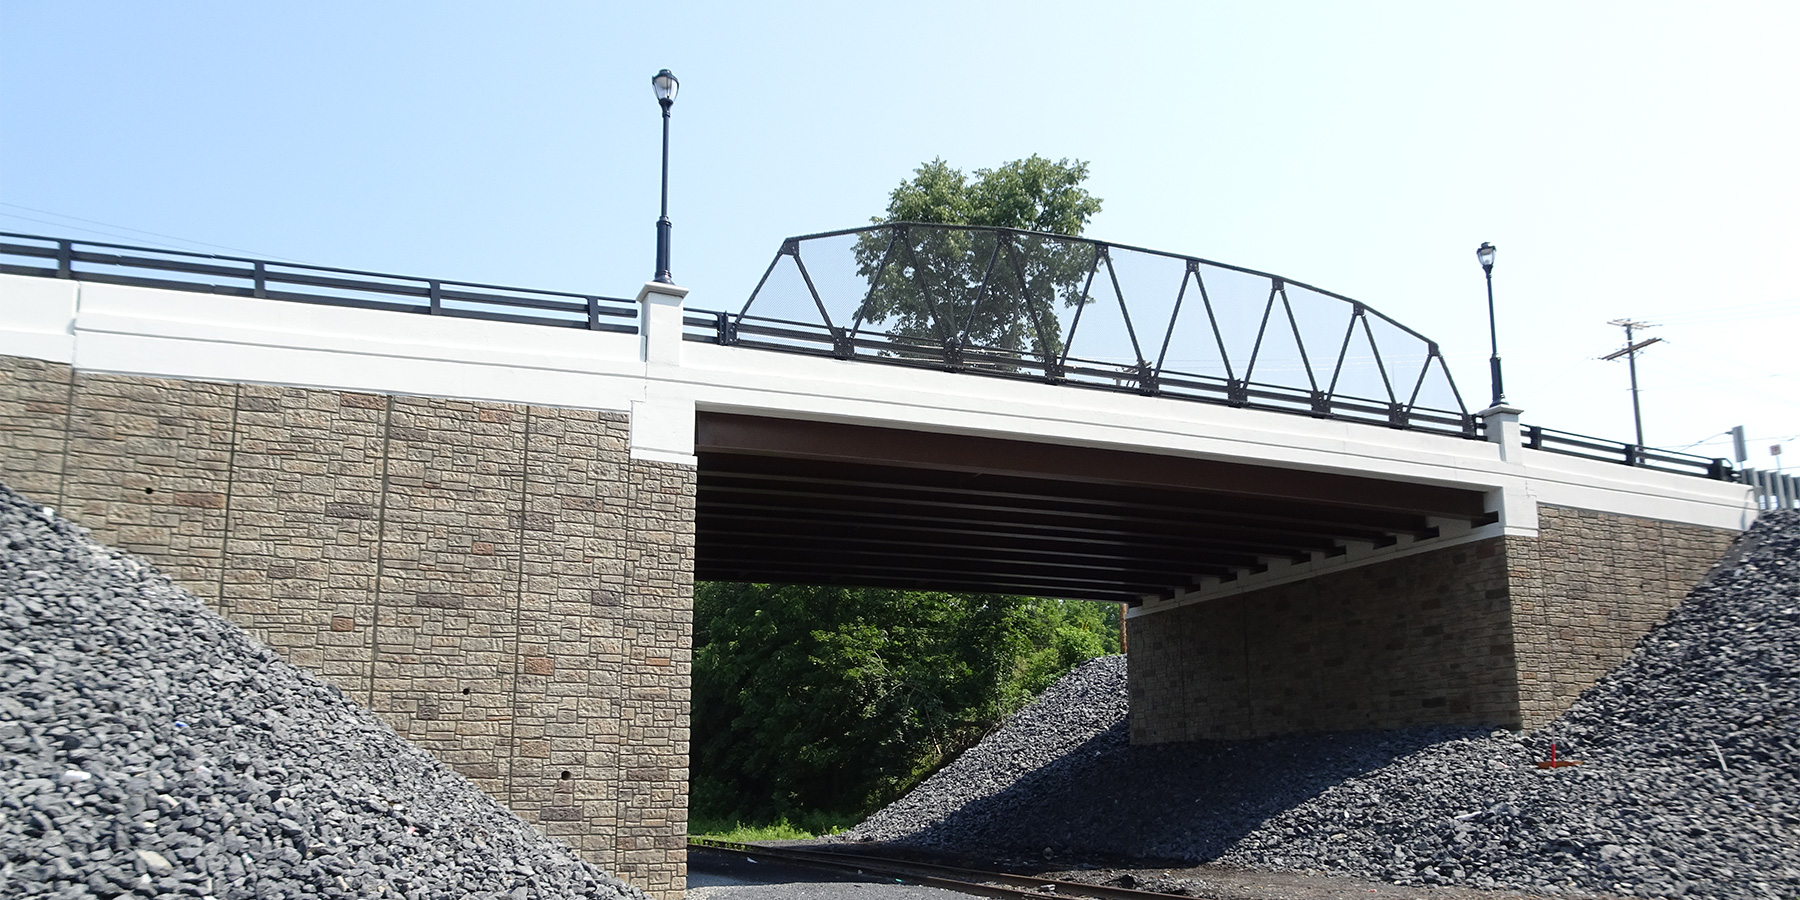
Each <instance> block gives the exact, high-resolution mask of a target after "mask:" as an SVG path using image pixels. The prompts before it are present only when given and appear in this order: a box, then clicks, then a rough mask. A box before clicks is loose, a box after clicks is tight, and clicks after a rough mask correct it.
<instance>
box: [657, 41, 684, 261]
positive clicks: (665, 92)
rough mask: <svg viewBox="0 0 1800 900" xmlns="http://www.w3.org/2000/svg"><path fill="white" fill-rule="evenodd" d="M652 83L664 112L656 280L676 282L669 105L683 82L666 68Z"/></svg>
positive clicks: (672, 103)
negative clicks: (672, 247) (672, 261)
mask: <svg viewBox="0 0 1800 900" xmlns="http://www.w3.org/2000/svg"><path fill="white" fill-rule="evenodd" d="M650 85H651V86H652V87H654V88H655V89H656V102H657V103H660V104H662V112H663V154H662V218H660V219H657V220H656V280H657V281H658V282H660V283H662V284H674V283H675V277H674V276H673V275H671V274H669V107H671V106H674V105H675V92H676V91H677V90H679V89H680V88H681V82H679V81H676V80H675V75H674V74H673V73H671V72H670V71H669V70H668V69H664V70H662V71H661V72H658V73H656V74H655V75H653V76H651V77H650Z"/></svg>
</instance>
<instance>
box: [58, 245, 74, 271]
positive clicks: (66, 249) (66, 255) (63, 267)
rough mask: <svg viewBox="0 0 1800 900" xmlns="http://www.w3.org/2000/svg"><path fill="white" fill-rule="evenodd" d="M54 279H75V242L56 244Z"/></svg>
mask: <svg viewBox="0 0 1800 900" xmlns="http://www.w3.org/2000/svg"><path fill="white" fill-rule="evenodd" d="M56 277H58V278H74V277H75V242H73V241H57V242H56Z"/></svg>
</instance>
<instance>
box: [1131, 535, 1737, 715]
mask: <svg viewBox="0 0 1800 900" xmlns="http://www.w3.org/2000/svg"><path fill="white" fill-rule="evenodd" d="M1538 517H1539V533H1538V536H1537V537H1536V538H1518V537H1506V538H1492V539H1489V540H1486V541H1480V542H1476V543H1472V544H1464V545H1460V546H1456V547H1447V548H1444V549H1441V550H1433V551H1428V552H1425V553H1421V554H1418V555H1415V556H1410V557H1404V558H1401V559H1396V560H1391V561H1388V562H1382V563H1375V564H1372V565H1367V566H1363V567H1361V568H1358V569H1351V570H1348V571H1344V572H1338V573H1335V574H1330V575H1325V576H1321V577H1318V578H1314V579H1311V580H1308V581H1302V582H1295V583H1291V584H1285V585H1277V586H1275V587H1270V588H1265V589H1263V590H1259V591H1252V592H1249V593H1244V594H1238V595H1235V596H1231V597H1225V598H1222V599H1219V600H1215V601H1211V602H1206V603H1199V604H1195V605H1192V606H1186V607H1180V608H1177V609H1174V610H1170V611H1168V612H1164V613H1158V614H1155V615H1150V616H1144V617H1141V618H1134V619H1132V620H1131V626H1130V627H1131V644H1130V652H1131V667H1130V672H1131V674H1130V678H1131V692H1132V693H1131V734H1132V740H1133V741H1135V742H1138V743H1161V742H1165V741H1188V740H1197V739H1201V738H1245V737H1257V736H1262V735H1269V734H1278V733H1284V732H1298V731H1344V730H1355V729H1368V728H1395V727H1402V726H1408V725H1425V724H1459V725H1503V726H1507V727H1513V728H1518V727H1525V728H1535V727H1537V726H1539V725H1543V724H1545V723H1547V722H1549V721H1550V720H1552V719H1554V718H1556V717H1557V716H1558V715H1561V714H1562V712H1563V711H1564V710H1566V709H1568V707H1569V704H1570V703H1572V702H1574V700H1575V698H1576V696H1577V695H1579V694H1580V693H1581V692H1582V691H1583V690H1586V689H1587V688H1588V687H1590V686H1592V685H1593V684H1594V683H1595V682H1596V681H1598V680H1599V679H1600V677H1601V676H1603V675H1605V674H1606V673H1607V672H1608V671H1611V670H1612V668H1613V667H1614V666H1617V665H1618V664H1619V663H1620V662H1622V661H1624V659H1625V657H1626V655H1627V654H1629V653H1630V652H1631V648H1632V647H1633V646H1634V645H1636V643H1637V642H1638V640H1639V639H1640V638H1642V637H1643V635H1644V634H1645V633H1646V632H1648V631H1649V630H1650V628H1651V627H1653V626H1654V625H1656V624H1657V623H1658V622H1660V621H1662V619H1663V618H1664V617H1665V616H1667V615H1668V613H1669V611H1670V610H1671V609H1673V608H1674V607H1675V606H1676V605H1677V604H1679V603H1680V602H1681V600H1682V598H1683V597H1685V596H1686V595H1687V593H1688V591H1690V590H1691V589H1692V588H1693V586H1694V585H1695V584H1696V583H1697V582H1698V581H1699V580H1700V578H1701V577H1702V576H1703V575H1705V573H1706V572H1707V570H1708V569H1710V568H1711V567H1712V566H1713V565H1714V564H1715V563H1717V562H1718V560H1719V559H1720V557H1721V556H1722V555H1723V554H1724V553H1725V551H1726V550H1727V549H1728V548H1729V547H1730V545H1731V542H1732V541H1733V540H1734V539H1735V538H1736V533H1735V532H1732V531H1727V530H1723V529H1714V528H1704V527H1699V526H1692V525H1677V524H1673V523H1668V522H1659V521H1654V520H1649V519H1638V518H1632V517H1629V516H1619V515H1612V514H1607V513H1597V512H1590V511H1585V510H1573V509H1563V508H1558V507H1549V506H1545V507H1540V508H1539V511H1538Z"/></svg>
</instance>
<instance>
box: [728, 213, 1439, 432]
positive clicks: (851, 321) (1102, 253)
mask: <svg viewBox="0 0 1800 900" xmlns="http://www.w3.org/2000/svg"><path fill="white" fill-rule="evenodd" d="M717 322H718V334H717V339H718V340H720V341H722V342H725V343H735V344H741V345H745V346H752V347H761V348H765V349H771V350H783V351H789V352H800V353H813V354H819V355H830V356H836V357H838V358H842V359H851V358H856V359H869V360H874V361H878V362H886V363H891V364H898V365H914V366H929V367H933V368H941V369H949V370H953V371H968V372H975V373H979V374H984V375H993V376H1001V377H1010V378H1029V379H1036V380H1042V381H1048V382H1056V383H1065V384H1073V385H1079V386H1085V387H1093V388H1100V389H1107V390H1122V391H1132V392H1136V393H1142V394H1154V395H1162V396H1171V397H1180V398H1185V399H1192V400H1202V401H1210V402H1217V403H1228V404H1231V405H1235V406H1247V407H1254V408H1259V409H1273V410H1281V411H1285V412H1293V413H1300V414H1305V415H1311V416H1319V417H1329V418H1347V419H1354V420H1359V421H1367V422H1376V423H1381V424H1385V425H1391V426H1394V427H1401V428H1419V429H1425V430H1431V431H1438V432H1446V433H1454V434H1459V435H1465V436H1472V435H1474V434H1475V423H1474V420H1473V418H1472V417H1471V416H1470V415H1469V412H1468V409H1467V408H1466V407H1465V406H1464V405H1463V402H1462V398H1461V396H1460V395H1459V394H1458V393H1457V391H1456V386H1455V384H1454V383H1453V382H1452V381H1451V379H1450V373H1449V370H1448V369H1447V368H1446V367H1445V366H1444V361H1443V357H1442V355H1441V354H1439V352H1438V348H1437V345H1436V344H1435V343H1433V342H1431V341H1430V340H1427V339H1426V338H1425V337H1423V336H1422V335H1420V334H1418V333H1417V332H1414V331H1412V330H1411V329H1408V328H1406V327H1405V326H1403V325H1400V324H1399V323H1398V322H1395V321H1393V320H1392V319H1389V318H1387V317H1386V316H1383V315H1382V314H1380V313H1379V312H1376V311H1375V310H1373V309H1371V308H1369V307H1368V306H1366V305H1364V304H1362V303H1359V302H1357V301H1354V300H1351V299H1349V298H1347V297H1343V296H1340V295H1337V294H1333V293H1331V292H1329V291H1323V290H1320V289H1317V288H1313V287H1310V286H1308V285H1304V284H1300V283H1299V282H1295V281H1290V280H1288V279H1285V278H1282V277H1280V276H1278V275H1270V274H1268V273H1265V272H1256V271H1252V270H1249V269H1243V268H1239V267H1235V266H1228V265H1223V264H1220V263H1214V262H1209V261H1207V260H1203V259H1198V258H1195V257H1188V256H1180V255H1177V254H1171V253H1161V252H1158V251H1153V250H1144V249H1141V248H1137V247H1125V246H1120V245H1117V244H1107V243H1104V242H1100V241H1092V240H1086V239H1082V238H1073V237H1065V236H1062V235H1052V234H1039V233H1035V232H1027V231H1015V230H1012V229H1005V228H976V227H968V226H956V225H923V224H918V223H909V222H899V223H892V224H885V225H876V226H871V227H869V228H858V229H852V230H848V231H836V232H828V233H824V234H816V235H808V236H804V237H797V238H789V239H788V240H787V241H785V242H783V244H782V247H781V250H780V251H779V252H777V253H776V255H775V258H774V260H772V261H771V262H770V264H769V267H768V269H767V270H766V271H765V272H764V273H763V277H762V279H761V280H760V281H759V282H758V283H757V286H756V288H755V290H753V291H752V292H751V295H750V297H749V299H748V300H747V301H746V302H745V303H744V305H743V306H742V307H741V308H740V309H738V310H737V311H735V312H733V313H730V314H723V315H721V316H719V318H718V320H717Z"/></svg>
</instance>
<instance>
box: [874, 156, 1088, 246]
mask: <svg viewBox="0 0 1800 900" xmlns="http://www.w3.org/2000/svg"><path fill="white" fill-rule="evenodd" d="M1087 177H1088V167H1087V163H1084V162H1081V161H1079V160H1076V161H1070V160H1068V159H1061V160H1057V161H1056V162H1051V161H1050V160H1048V159H1045V158H1044V157H1042V156H1038V155H1036V154H1032V155H1031V156H1028V157H1026V158H1024V159H1015V160H1013V161H1012V162H1009V163H1006V164H1005V165H1002V166H1000V167H999V168H997V169H976V170H975V177H974V178H973V179H970V178H969V177H968V176H966V175H964V174H963V173H962V170H961V169H953V168H951V167H950V164H949V163H946V162H944V161H943V160H942V159H934V160H932V161H931V162H928V163H925V164H924V165H922V166H920V167H918V168H917V169H915V170H914V171H913V177H912V178H910V179H907V180H906V181H903V182H901V183H900V186H899V187H897V188H894V191H893V193H891V194H889V195H888V208H887V215H885V216H878V217H876V218H875V220H874V221H875V222H877V223H882V222H928V223H931V224H934V225H988V226H995V227H999V228H1021V229H1024V230H1026V231H1045V232H1049V233H1051V234H1066V235H1071V236H1073V235H1079V234H1081V230H1082V229H1083V228H1086V227H1087V223H1088V220H1089V219H1091V218H1093V217H1094V214H1095V213H1098V212H1099V211H1100V198H1098V197H1095V196H1094V195H1093V194H1090V193H1088V192H1087V189H1086V188H1083V187H1082V183H1083V182H1085V181H1087Z"/></svg>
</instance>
